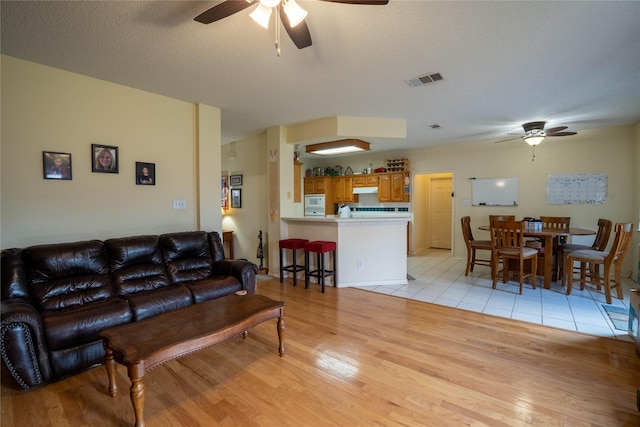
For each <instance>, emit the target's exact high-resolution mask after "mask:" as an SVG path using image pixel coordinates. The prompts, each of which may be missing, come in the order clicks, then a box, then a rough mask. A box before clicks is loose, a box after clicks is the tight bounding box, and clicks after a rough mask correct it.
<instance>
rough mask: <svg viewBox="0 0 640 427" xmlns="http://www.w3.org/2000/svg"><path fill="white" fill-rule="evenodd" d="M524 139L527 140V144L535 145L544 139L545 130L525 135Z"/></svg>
mask: <svg viewBox="0 0 640 427" xmlns="http://www.w3.org/2000/svg"><path fill="white" fill-rule="evenodd" d="M522 139H524V142H526V143H527V144H529V145H531V146H533V147H535V146H536V145H538V144H540V143H541V142H542V141H544V132H541V133H534V134H531V135H525V136H523V137H522Z"/></svg>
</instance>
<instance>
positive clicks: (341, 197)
mask: <svg viewBox="0 0 640 427" xmlns="http://www.w3.org/2000/svg"><path fill="white" fill-rule="evenodd" d="M353 180H354V179H353V178H352V177H350V176H337V177H334V178H333V201H334V202H336V203H338V202H354V201H358V196H357V195H354V194H353Z"/></svg>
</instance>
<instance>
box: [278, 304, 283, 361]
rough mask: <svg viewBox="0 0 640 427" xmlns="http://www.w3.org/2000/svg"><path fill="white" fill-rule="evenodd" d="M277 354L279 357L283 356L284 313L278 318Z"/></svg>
mask: <svg viewBox="0 0 640 427" xmlns="http://www.w3.org/2000/svg"><path fill="white" fill-rule="evenodd" d="M277 328H278V342H279V345H278V353H279V354H280V357H282V356H284V313H282V314H281V315H280V317H278V325H277Z"/></svg>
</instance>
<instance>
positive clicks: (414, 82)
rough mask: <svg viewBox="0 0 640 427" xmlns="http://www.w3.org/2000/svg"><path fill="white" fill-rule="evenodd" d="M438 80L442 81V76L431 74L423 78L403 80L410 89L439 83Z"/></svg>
mask: <svg viewBox="0 0 640 427" xmlns="http://www.w3.org/2000/svg"><path fill="white" fill-rule="evenodd" d="M440 80H444V77H442V74H440V73H433V74H425V75H424V76H418V77H414V78H412V79H410V80H405V82H406V83H407V84H408V85H409V86H410V87H417V86H424V85H427V84H429V83H435V82H439V81H440Z"/></svg>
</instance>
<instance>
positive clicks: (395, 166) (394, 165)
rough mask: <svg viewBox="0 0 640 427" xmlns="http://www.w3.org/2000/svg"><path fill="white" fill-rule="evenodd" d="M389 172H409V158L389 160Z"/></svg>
mask: <svg viewBox="0 0 640 427" xmlns="http://www.w3.org/2000/svg"><path fill="white" fill-rule="evenodd" d="M387 171H388V172H408V171H409V159H393V160H387Z"/></svg>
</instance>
